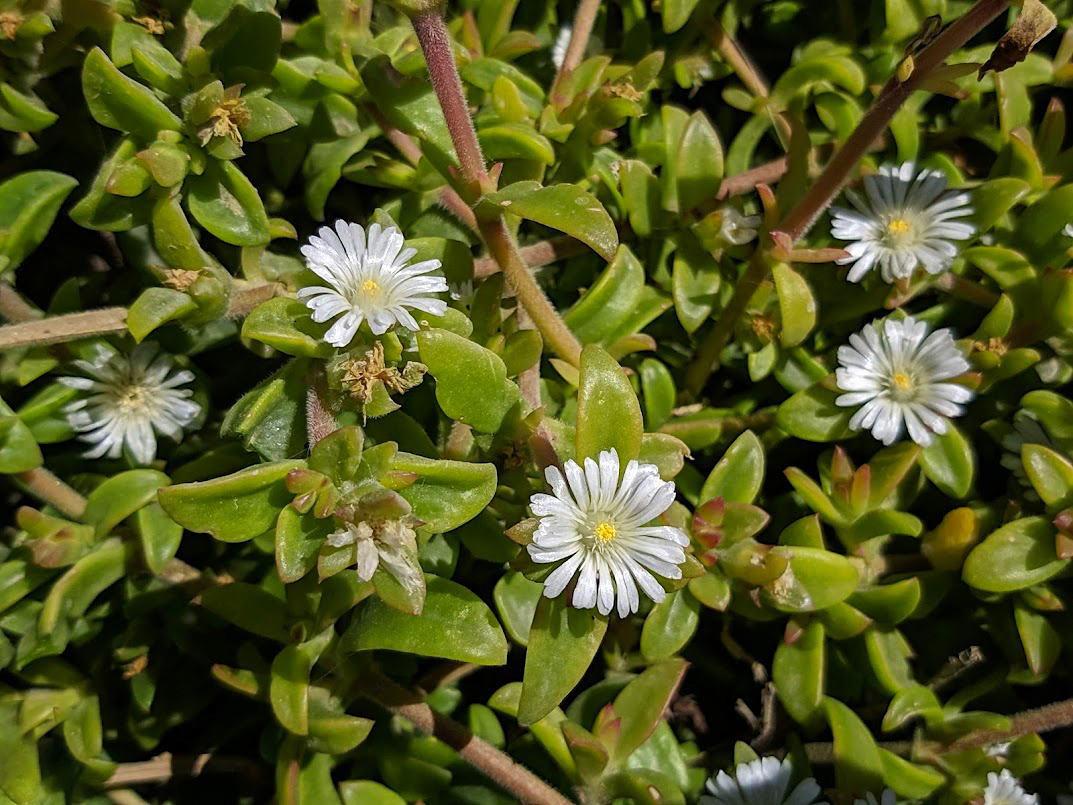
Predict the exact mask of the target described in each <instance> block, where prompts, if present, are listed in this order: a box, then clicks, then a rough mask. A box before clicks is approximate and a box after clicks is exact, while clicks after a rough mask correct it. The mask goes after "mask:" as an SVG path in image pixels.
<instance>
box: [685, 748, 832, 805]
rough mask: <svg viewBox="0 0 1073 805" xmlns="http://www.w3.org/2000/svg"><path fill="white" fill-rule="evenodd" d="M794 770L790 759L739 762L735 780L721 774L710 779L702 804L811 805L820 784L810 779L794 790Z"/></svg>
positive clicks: (762, 759) (765, 758)
mask: <svg viewBox="0 0 1073 805" xmlns="http://www.w3.org/2000/svg"><path fill="white" fill-rule="evenodd" d="M793 771H794V767H793V764H792V763H791V762H790V760H789V759H786V760H782V761H780V760H778V759H777V758H773V757H764V758H758V759H756V760H753V761H750V762H748V763H739V764H738V766H737V768H735V769H734V776H733V777H731V776H730V775H729V774H727V773H726V772H725V771H720V772H719V774H717V775H716V776H715V777H713V778H712V779H710V780H708V786H707V787H708V792H709V793H708V794H706V795H705V796H703V797H701V798H700V805H809V803H812V802H815V800H816V797H817V796H818V795H819V793H820V786H819V784H818V783H817V782H816V781H815V780H814V779H812V778H811V777H806V778H805V779H804V780H802V781H801V782H799V783H798V784H797V785H796V786H794V789H793V790H792V791H790V790H789V789H790V777H791V776H792V775H793Z"/></svg>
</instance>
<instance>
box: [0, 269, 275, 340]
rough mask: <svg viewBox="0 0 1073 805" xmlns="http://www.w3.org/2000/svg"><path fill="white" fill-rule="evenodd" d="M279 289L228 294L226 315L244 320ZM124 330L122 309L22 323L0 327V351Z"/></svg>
mask: <svg viewBox="0 0 1073 805" xmlns="http://www.w3.org/2000/svg"><path fill="white" fill-rule="evenodd" d="M279 289H280V286H279V285H278V284H276V283H274V282H270V283H264V284H259V285H250V286H248V287H244V288H238V289H236V290H235V291H234V292H233V293H232V294H231V303H230V304H229V305H228V308H227V315H228V316H245V315H247V314H248V313H249V312H250V311H251V310H253V309H254V308H255V307H257V306H258V305H259V304H261V303H262V302H265V301H267V300H269V299H271V298H272V297H274V296H275V295H276V294H277V293H278V291H279ZM23 304H25V303H23ZM126 330H127V308H125V307H106V308H101V309H100V310H87V311H84V312H82V313H68V314H65V315H63V316H47V317H45V318H33V319H25V320H22V321H19V322H18V323H16V324H8V325H6V326H4V327H0V351H2V350H5V349H18V348H20V347H41V346H48V345H50V344H63V343H66V342H68V341H77V340H79V339H80V338H92V337H94V336H98V335H111V334H112V333H123V332H126Z"/></svg>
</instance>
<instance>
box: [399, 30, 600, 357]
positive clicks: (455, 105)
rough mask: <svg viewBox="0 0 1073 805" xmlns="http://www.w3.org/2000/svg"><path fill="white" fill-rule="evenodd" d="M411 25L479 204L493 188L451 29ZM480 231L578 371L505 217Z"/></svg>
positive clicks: (568, 338) (569, 337)
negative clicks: (450, 37) (449, 31)
mask: <svg viewBox="0 0 1073 805" xmlns="http://www.w3.org/2000/svg"><path fill="white" fill-rule="evenodd" d="M411 21H412V22H413V26H414V30H415V31H416V32H417V40H418V42H420V44H421V50H422V52H423V53H424V55H425V63H426V64H427V65H428V70H429V75H430V76H431V77H432V87H433V89H434V90H435V92H436V97H437V98H438V99H439V102H440V106H441V107H442V108H443V116H444V120H446V122H447V128H448V129H450V133H451V141H452V142H453V143H454V146H455V153H456V154H457V155H458V161H459V165H460V168H461V174H462V178H463V181H464V183H465V184H466V186H467V187H468V188H470V191H471V192H472V193H473V194H474V198H476V197H478V196H479V195H480V194H483V193H487V192H490V191H491V190H493V189H494V187H493V183H492V180H491V178H490V177H489V176H488V172H487V170H485V166H484V156H483V155H482V154H481V147H480V145H479V144H478V142H477V133H476V131H475V130H474V128H473V121H472V120H471V119H470V116H469V108H468V107H467V106H466V100H465V97H464V96H463V94H462V81H461V79H460V78H459V77H458V68H457V67H456V66H455V60H454V54H453V53H452V51H451V42H450V39H449V38H448V35H447V28H446V26H445V25H444V24H443V18H442V17H441V16H440V14H439V12H438V11H428V12H423V13H421V14H419V15H417V16H416V17H414V18H413V19H412V20H411ZM478 226H479V228H480V233H481V236H482V237H483V238H484V242H485V244H486V245H487V246H488V252H489V254H491V256H492V258H493V259H494V260H495V261H496V262H497V263H498V264H499V267H500V269H501V270H502V272H503V274H504V275H505V276H506V278H507V282H509V283H510V286H511V288H513V289H514V293H515V294H516V295H517V297H518V300H519V301H520V302H521V303H522V305H523V306H524V307H525V310H526V312H527V313H528V314H529V316H530V317H531V318H532V319H533V323H534V324H535V325H536V327H537V329H538V330H540V334H541V335H542V336H543V337H544V342H545V343H546V344H547V345H548V346H549V347H551V349H552V350H553V351H554V352H555V353H556V354H558V355H559V356H560V357H561V358H563V359H565V360H567V361H569V362H570V363H572V364H573V365H575V366H576V365H577V364H578V362H579V361H580V359H581V344H580V343H578V340H577V339H576V338H575V337H574V335H573V333H571V332H570V329H569V328H568V327H567V326H566V324H565V323H564V322H563V320H562V317H560V316H559V314H558V312H557V311H556V310H555V308H554V307H552V305H551V303H550V302H549V301H548V298H547V297H546V296H545V295H544V291H542V290H541V289H540V286H539V285H537V283H536V280H534V279H533V276H532V274H530V273H529V268H528V266H527V265H526V264H525V261H524V260H523V259H522V257H521V255H520V254H519V253H518V247H517V245H516V244H515V243H514V238H513V237H511V235H510V232H508V231H507V227H506V224H504V222H503V219H502V217H496V218H494V219H491V220H482V221H478Z"/></svg>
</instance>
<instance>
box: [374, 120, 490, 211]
mask: <svg viewBox="0 0 1073 805" xmlns="http://www.w3.org/2000/svg"><path fill="white" fill-rule="evenodd" d="M366 108H367V110H368V111H369V113H370V114H371V115H372V116H373V119H375V120H376V123H377V125H379V126H380V130H381V131H382V132H384V136H385V137H387V138H388V140H389V141H390V142H391V144H392V145H394V146H395V148H396V150H397V151H398V152H399V153H400V154H402V156H403V157H404V158H405V159H406V161H407V162H409V163H410V164H411V165H413V166H414V167H416V166H417V163H419V162H420V161H421V146H419V145H418V144H417V143H416V142H415V141H414V139H413V137H411V136H410V135H409V134H407V133H406V132H404V131H402V130H401V129H397V128H395V127H394V126H392V125H391V123H389V122H388V120H387V118H386V117H384V115H383V113H381V111H380V109H379V108H377V107H376V106H375V105H373V104H369V105H368V107H366ZM440 202H441V203H442V204H443V206H444V207H446V208H447V209H448V210H450V211H451V212H452V213H453V214H454V216H455V217H456V218H458V220H460V221H461V222H462V223H463V224H465V225H466V226H467V227H469V228H470V229H472V230H473V231H474V232H476V231H477V219H476V218H474V217H473V210H471V209H470V207H469V205H468V204H467V203H466V202H465V201H464V200H463V199H462V196H460V195H458V193H457V192H456V191H455V189H454V188H453V187H450V186H448V187H444V188H443V189H442V190H441V191H440Z"/></svg>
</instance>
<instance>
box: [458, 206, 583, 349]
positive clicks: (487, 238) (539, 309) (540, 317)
mask: <svg viewBox="0 0 1073 805" xmlns="http://www.w3.org/2000/svg"><path fill="white" fill-rule="evenodd" d="M478 224H479V226H480V229H481V235H482V236H483V237H484V242H485V243H486V244H487V246H488V252H489V254H491V255H492V257H494V258H495V261H496V262H497V263H499V268H500V270H501V271H502V272H503V274H504V276H506V278H507V282H509V283H510V287H511V288H513V289H514V293H515V294H516V295H517V296H518V301H520V302H521V303H522V305H523V307H525V310H526V312H527V313H528V314H529V316H530V318H531V319H532V320H533V324H535V325H536V327H537V329H538V330H540V334H541V335H542V336H543V337H544V341H545V342H546V343H547V345H548V346H549V347H551V349H552V351H553V352H555V354H557V355H558V356H559V357H560V358H562V359H563V360H566V361H569V362H570V363H571V364H572V365H574V366H580V365H581V343H580V342H579V341H578V340H577V338H575V337H574V334H573V333H572V332H570V328H569V327H567V326H566V322H564V321H563V319H562V317H561V316H560V315H559V314H558V312H557V311H556V310H555V308H554V307H552V304H551V302H549V301H548V297H547V296H545V295H544V291H543V290H541V288H540V286H539V285H537V282H536V280H535V279H533V275H532V274H530V273H529V266H527V265H526V263H525V261H524V260H523V259H522V256H521V255H520V254H519V253H518V247H517V246H516V245H515V243H514V238H512V237H511V235H510V232H509V231H508V230H507V225H506V223H505V222H504V221H503V219H502V218H495V219H493V220H490V221H478Z"/></svg>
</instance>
